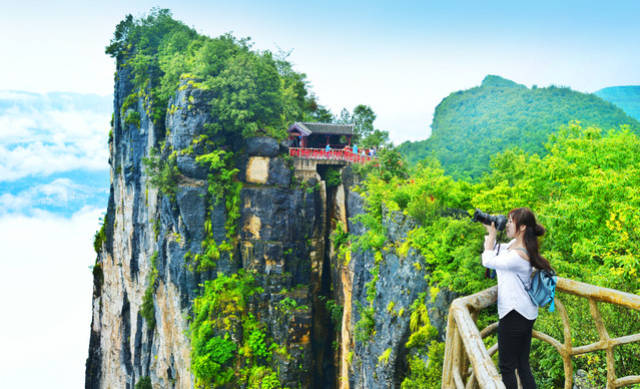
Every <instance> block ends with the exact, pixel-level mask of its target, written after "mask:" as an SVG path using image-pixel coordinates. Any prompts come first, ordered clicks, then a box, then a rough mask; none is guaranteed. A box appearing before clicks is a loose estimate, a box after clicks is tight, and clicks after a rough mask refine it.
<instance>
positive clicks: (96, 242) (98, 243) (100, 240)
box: [93, 215, 108, 254]
mask: <svg viewBox="0 0 640 389" xmlns="http://www.w3.org/2000/svg"><path fill="white" fill-rule="evenodd" d="M107 223H108V219H107V216H106V215H105V216H104V218H103V220H102V226H100V229H99V230H98V231H96V233H95V235H94V236H93V249H94V250H95V252H96V254H100V251H101V250H102V245H103V244H104V242H105V241H106V239H107V235H106V232H105V227H106V225H107Z"/></svg>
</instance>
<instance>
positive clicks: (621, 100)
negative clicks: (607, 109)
mask: <svg viewBox="0 0 640 389" xmlns="http://www.w3.org/2000/svg"><path fill="white" fill-rule="evenodd" d="M593 94H594V95H596V96H598V97H600V98H601V99H603V100H606V101H608V102H610V103H613V104H615V105H617V106H618V107H620V108H622V110H623V111H625V112H626V113H627V115H629V116H631V117H633V118H634V119H636V120H640V85H626V86H611V87H608V88H602V89H600V90H598V91H596V92H593Z"/></svg>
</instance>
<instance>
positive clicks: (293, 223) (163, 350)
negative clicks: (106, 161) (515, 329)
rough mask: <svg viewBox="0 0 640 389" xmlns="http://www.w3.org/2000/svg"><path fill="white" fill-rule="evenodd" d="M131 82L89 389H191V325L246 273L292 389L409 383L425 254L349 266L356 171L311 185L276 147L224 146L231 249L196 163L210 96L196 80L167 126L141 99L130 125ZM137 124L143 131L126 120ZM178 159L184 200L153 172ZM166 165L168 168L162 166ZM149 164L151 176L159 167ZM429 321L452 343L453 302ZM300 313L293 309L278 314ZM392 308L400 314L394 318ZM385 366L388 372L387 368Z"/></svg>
mask: <svg viewBox="0 0 640 389" xmlns="http://www.w3.org/2000/svg"><path fill="white" fill-rule="evenodd" d="M131 80H132V75H131V74H129V70H128V68H126V67H120V68H119V69H118V73H117V78H116V85H115V97H114V112H115V113H114V124H113V137H112V139H111V140H110V143H109V147H110V165H111V189H110V197H109V203H108V210H107V214H106V217H105V240H104V242H103V243H102V250H101V251H100V253H99V254H98V258H97V261H96V266H95V268H94V291H93V320H92V324H91V333H90V346H89V357H88V359H87V365H86V387H87V388H131V389H133V388H134V386H135V385H136V383H138V382H140V380H141V379H143V378H145V379H147V378H146V377H148V379H149V380H150V382H151V383H152V386H153V387H162V388H192V387H194V384H195V379H194V376H193V372H192V371H191V370H190V366H191V355H192V354H191V344H190V336H189V331H190V323H191V320H192V314H193V302H194V299H196V298H197V297H198V296H199V294H200V293H201V291H202V284H203V283H204V282H205V281H207V280H212V279H215V278H216V277H218V274H226V275H230V274H234V273H236V272H237V271H238V270H239V269H246V270H249V271H252V272H253V274H255V280H256V283H257V284H258V285H259V286H260V287H261V292H260V293H259V294H257V295H256V296H253V297H252V299H251V301H250V304H249V307H248V309H249V313H250V314H251V315H253V316H254V317H255V318H256V319H257V320H258V321H259V322H260V323H261V324H262V325H263V326H264V328H265V331H266V333H267V334H268V336H269V338H270V339H272V341H273V342H274V344H278V345H279V346H281V347H284V348H285V349H284V350H285V351H284V352H282V353H279V354H278V355H277V356H276V355H275V353H274V357H273V358H272V359H271V362H270V363H271V367H272V368H273V371H277V372H278V376H279V379H280V382H281V383H282V385H284V386H287V387H303V388H337V387H340V388H350V387H351V388H388V387H399V385H400V383H401V381H402V377H403V374H404V373H405V370H406V366H405V364H406V360H405V359H406V358H405V357H406V355H405V354H406V350H405V349H404V347H405V343H406V341H407V338H408V336H409V315H408V314H405V315H401V314H400V315H399V314H398V311H399V310H401V309H403V310H405V311H406V312H408V310H409V307H410V306H411V304H412V303H413V302H414V301H415V300H416V299H417V298H418V297H419V296H420V294H421V293H422V292H425V291H427V290H428V288H427V282H426V281H425V279H424V278H423V275H422V274H419V273H418V272H415V271H414V270H413V267H412V264H413V263H414V262H416V261H418V254H417V253H415V252H413V251H410V252H409V254H408V255H407V256H405V257H402V256H400V255H398V254H397V253H395V252H394V251H393V250H390V251H388V252H384V253H383V256H382V259H381V260H380V261H378V263H376V260H375V258H374V254H373V253H372V252H370V251H363V252H359V251H354V252H353V253H352V254H351V260H350V261H345V260H344V258H341V257H340V255H339V253H338V252H337V247H335V246H336V244H335V242H334V240H335V232H336V231H337V230H338V229H339V228H340V229H344V230H346V231H345V232H349V233H351V234H353V235H358V234H362V233H363V232H364V230H363V227H362V225H361V224H359V223H357V222H356V221H354V220H355V219H354V216H356V215H358V214H361V213H363V212H364V209H363V207H364V204H363V200H362V198H361V197H360V195H358V194H357V193H356V192H354V191H353V190H352V187H353V185H354V184H355V183H356V182H355V180H357V177H355V176H354V175H353V174H352V173H351V171H350V168H348V167H347V168H343V167H342V166H337V167H336V166H324V167H323V168H318V174H317V175H316V177H313V178H311V179H309V177H308V172H307V173H305V174H306V175H305V178H306V179H307V180H306V181H304V182H301V180H300V179H299V178H300V177H297V176H296V172H295V171H294V169H293V164H292V161H291V160H290V159H289V158H288V155H287V153H286V151H287V150H286V148H285V147H284V146H283V145H281V144H279V143H278V142H277V141H275V140H274V139H271V138H267V137H255V138H250V139H243V138H242V137H238V138H232V139H222V140H221V139H218V141H219V142H220V141H224V142H225V147H226V148H227V149H228V150H231V151H233V152H234V153H235V155H237V158H236V162H235V163H236V166H235V167H236V168H237V169H238V174H237V179H238V180H240V181H241V182H242V189H241V191H240V196H239V216H237V219H233V220H235V229H234V231H235V233H234V235H233V236H229V226H228V219H229V217H230V215H229V211H228V209H227V208H226V207H225V198H224V197H223V198H222V199H217V197H218V194H217V193H211V192H210V190H209V187H210V185H209V184H210V180H212V179H215V178H212V177H213V176H212V175H211V171H210V170H209V169H208V168H207V167H206V166H204V165H202V164H200V163H198V162H197V157H198V156H199V155H201V154H202V153H203V152H204V151H203V150H204V149H203V146H202V145H201V143H199V142H198V141H197V140H198V139H201V136H202V135H204V134H205V132H206V130H205V128H206V123H209V122H211V120H212V119H213V118H211V117H210V113H209V109H208V106H207V103H206V102H207V99H209V98H210V96H208V95H207V92H206V91H203V90H200V89H197V88H196V87H194V86H193V84H191V83H189V82H188V80H185V81H183V82H182V84H181V87H180V88H179V90H178V91H177V92H176V94H175V96H174V97H173V98H172V99H171V100H170V101H169V107H168V110H167V115H166V117H165V120H164V122H161V123H158V122H154V121H153V120H152V118H151V117H150V114H149V112H148V106H147V104H148V102H147V101H145V99H144V98H142V97H140V98H138V99H137V101H136V102H135V103H134V104H133V105H129V106H128V107H126V108H127V110H126V112H122V111H123V109H122V107H123V104H125V100H126V99H127V97H128V96H130V95H131V94H132V92H133V85H132V81H131ZM131 110H133V111H134V112H137V113H139V115H140V116H139V118H140V120H139V122H137V121H131V120H126V116H127V115H129V114H130V112H131ZM154 150H160V151H159V153H160V154H159V158H161V159H165V160H166V159H168V158H174V161H175V167H176V168H177V172H176V174H175V177H174V178H175V182H173V183H172V184H173V187H171V188H169V189H167V188H161V187H159V186H158V185H154V184H153V183H152V177H150V173H149V171H148V169H145V160H148V159H149V158H154V157H153V156H154V154H153V151H154ZM157 157H158V156H157V155H156V158H157ZM147 164H148V162H147ZM327 169H334V170H335V169H339V170H340V171H341V174H342V183H341V184H339V185H337V186H333V187H328V186H327V185H326V182H325V181H324V177H323V175H324V174H325V173H326V171H327ZM383 222H384V227H385V229H386V231H387V239H388V240H389V241H392V242H393V241H401V240H402V239H403V237H404V236H405V234H406V232H407V231H408V229H410V228H411V221H410V220H408V219H407V218H406V217H405V216H403V215H402V214H400V213H397V212H395V213H394V212H387V213H386V214H385V217H384V221H383ZM209 236H210V237H211V238H212V239H213V241H214V242H215V243H216V244H221V243H223V242H227V243H230V244H231V248H230V249H229V250H226V251H223V252H221V253H220V257H219V258H218V259H217V261H216V263H215V266H209V267H204V268H200V267H199V266H198V263H197V261H196V260H195V259H194V258H198V256H200V255H203V250H204V249H203V242H204V241H206V240H207V239H209V238H208V237H209ZM373 266H379V269H378V275H379V280H378V281H377V286H376V288H377V291H376V294H375V298H374V301H373V304H372V306H373V307H374V312H375V313H374V319H375V331H374V335H373V336H372V337H371V338H370V339H369V340H367V341H366V342H362V341H357V340H356V339H355V335H354V328H355V326H356V323H357V322H358V321H359V320H360V318H361V317H360V316H361V314H360V311H361V307H363V306H366V305H368V304H369V301H367V299H366V289H367V286H366V284H367V283H368V282H369V281H371V278H372V274H371V270H372V268H373ZM425 299H426V300H428V301H429V303H428V304H429V315H430V319H431V321H432V323H433V324H434V326H435V327H436V328H437V329H438V330H439V331H440V334H441V336H442V333H443V329H444V320H445V317H446V309H447V306H448V303H449V301H450V300H451V296H449V295H448V294H446V292H442V294H441V295H440V296H438V298H436V299H435V303H431V301H432V300H433V299H431V298H429V296H427V297H425ZM283 302H289V303H291V302H293V304H294V306H295V309H284V310H283V309H279V307H281V306H282V304H283ZM389 306H393V309H389V308H388V307H389ZM385 353H386V356H385V357H383V358H381V355H383V354H385Z"/></svg>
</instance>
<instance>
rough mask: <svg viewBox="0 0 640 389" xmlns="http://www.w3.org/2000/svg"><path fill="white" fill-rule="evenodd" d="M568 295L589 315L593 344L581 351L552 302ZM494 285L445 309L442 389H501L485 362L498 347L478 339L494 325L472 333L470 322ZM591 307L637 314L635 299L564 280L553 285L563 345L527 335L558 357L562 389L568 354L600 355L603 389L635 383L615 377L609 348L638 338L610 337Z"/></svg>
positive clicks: (493, 296) (568, 374) (569, 380)
mask: <svg viewBox="0 0 640 389" xmlns="http://www.w3.org/2000/svg"><path fill="white" fill-rule="evenodd" d="M557 292H563V293H569V294H572V295H575V296H579V297H583V298H586V299H588V301H589V307H590V312H591V316H592V317H593V320H594V323H595V326H596V329H597V330H598V335H599V338H600V339H599V340H598V341H597V342H595V343H591V344H588V345H584V346H577V347H576V346H574V345H572V343H571V339H572V337H571V326H570V325H569V318H568V315H567V310H566V309H565V307H564V305H563V304H562V302H561V301H560V299H558V293H557ZM497 296H498V289H497V286H494V287H492V288H489V289H485V290H483V291H481V292H478V293H476V294H473V295H470V296H466V297H461V298H458V299H456V300H454V301H453V303H452V304H451V307H450V308H449V318H448V322H447V339H446V343H445V352H444V364H443V368H442V388H447V389H448V388H456V389H465V388H477V387H479V388H482V389H484V388H504V387H505V386H504V384H503V383H502V380H501V378H500V375H499V374H498V371H497V369H496V367H495V365H494V363H493V361H492V359H491V356H492V355H493V354H494V353H495V352H496V351H497V350H498V345H497V344H495V345H493V346H491V347H490V348H489V349H488V350H487V348H486V347H485V345H484V342H483V341H482V339H483V338H485V337H487V336H489V335H491V334H492V333H494V332H495V331H496V330H497V328H498V323H497V322H496V323H493V324H491V325H489V326H487V327H486V328H484V329H483V330H482V331H480V330H478V328H477V326H476V324H475V319H476V317H477V314H478V312H479V311H480V310H482V309H484V308H487V307H489V306H490V305H493V304H495V303H496V300H497ZM597 302H605V303H611V304H615V305H618V306H622V307H625V308H630V309H634V310H636V311H640V296H638V295H634V294H630V293H625V292H620V291H618V290H613V289H607V288H602V287H598V286H595V285H590V284H585V283H582V282H577V281H572V280H569V279H566V278H560V277H559V278H558V284H557V286H556V299H555V305H556V308H557V311H558V314H559V315H560V317H561V319H562V323H563V325H564V332H563V337H564V342H563V343H561V342H560V341H558V340H556V339H554V338H553V337H551V336H549V335H547V334H545V333H542V332H538V331H535V330H534V331H533V337H534V338H537V339H540V340H542V341H544V342H547V343H549V344H550V345H552V346H553V347H554V348H555V349H556V350H557V351H558V353H559V354H560V356H561V357H562V361H563V364H564V374H565V378H564V388H565V389H571V387H572V384H573V365H572V363H571V357H572V356H574V355H579V354H584V353H590V352H595V351H599V350H605V351H606V361H607V388H611V389H613V388H619V387H622V386H625V385H631V384H634V383H640V376H637V375H634V376H626V377H622V378H616V370H615V360H614V356H613V348H614V347H615V346H619V345H622V344H627V343H632V342H639V341H640V334H633V335H627V336H622V337H617V338H611V337H610V336H609V333H608V332H607V329H606V328H605V325H604V323H603V320H602V316H601V314H600V311H599V309H598V305H597V304H596V303H597Z"/></svg>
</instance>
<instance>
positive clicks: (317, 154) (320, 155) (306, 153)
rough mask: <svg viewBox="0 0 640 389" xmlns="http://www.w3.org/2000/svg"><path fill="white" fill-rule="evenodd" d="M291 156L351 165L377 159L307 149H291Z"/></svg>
mask: <svg viewBox="0 0 640 389" xmlns="http://www.w3.org/2000/svg"><path fill="white" fill-rule="evenodd" d="M289 155H290V156H292V157H297V158H305V159H319V160H322V159H327V160H336V161H346V162H351V163H366V162H369V161H371V160H372V159H375V157H372V156H369V155H362V154H356V153H354V152H352V151H351V150H329V151H327V150H325V149H314V148H306V147H289Z"/></svg>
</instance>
